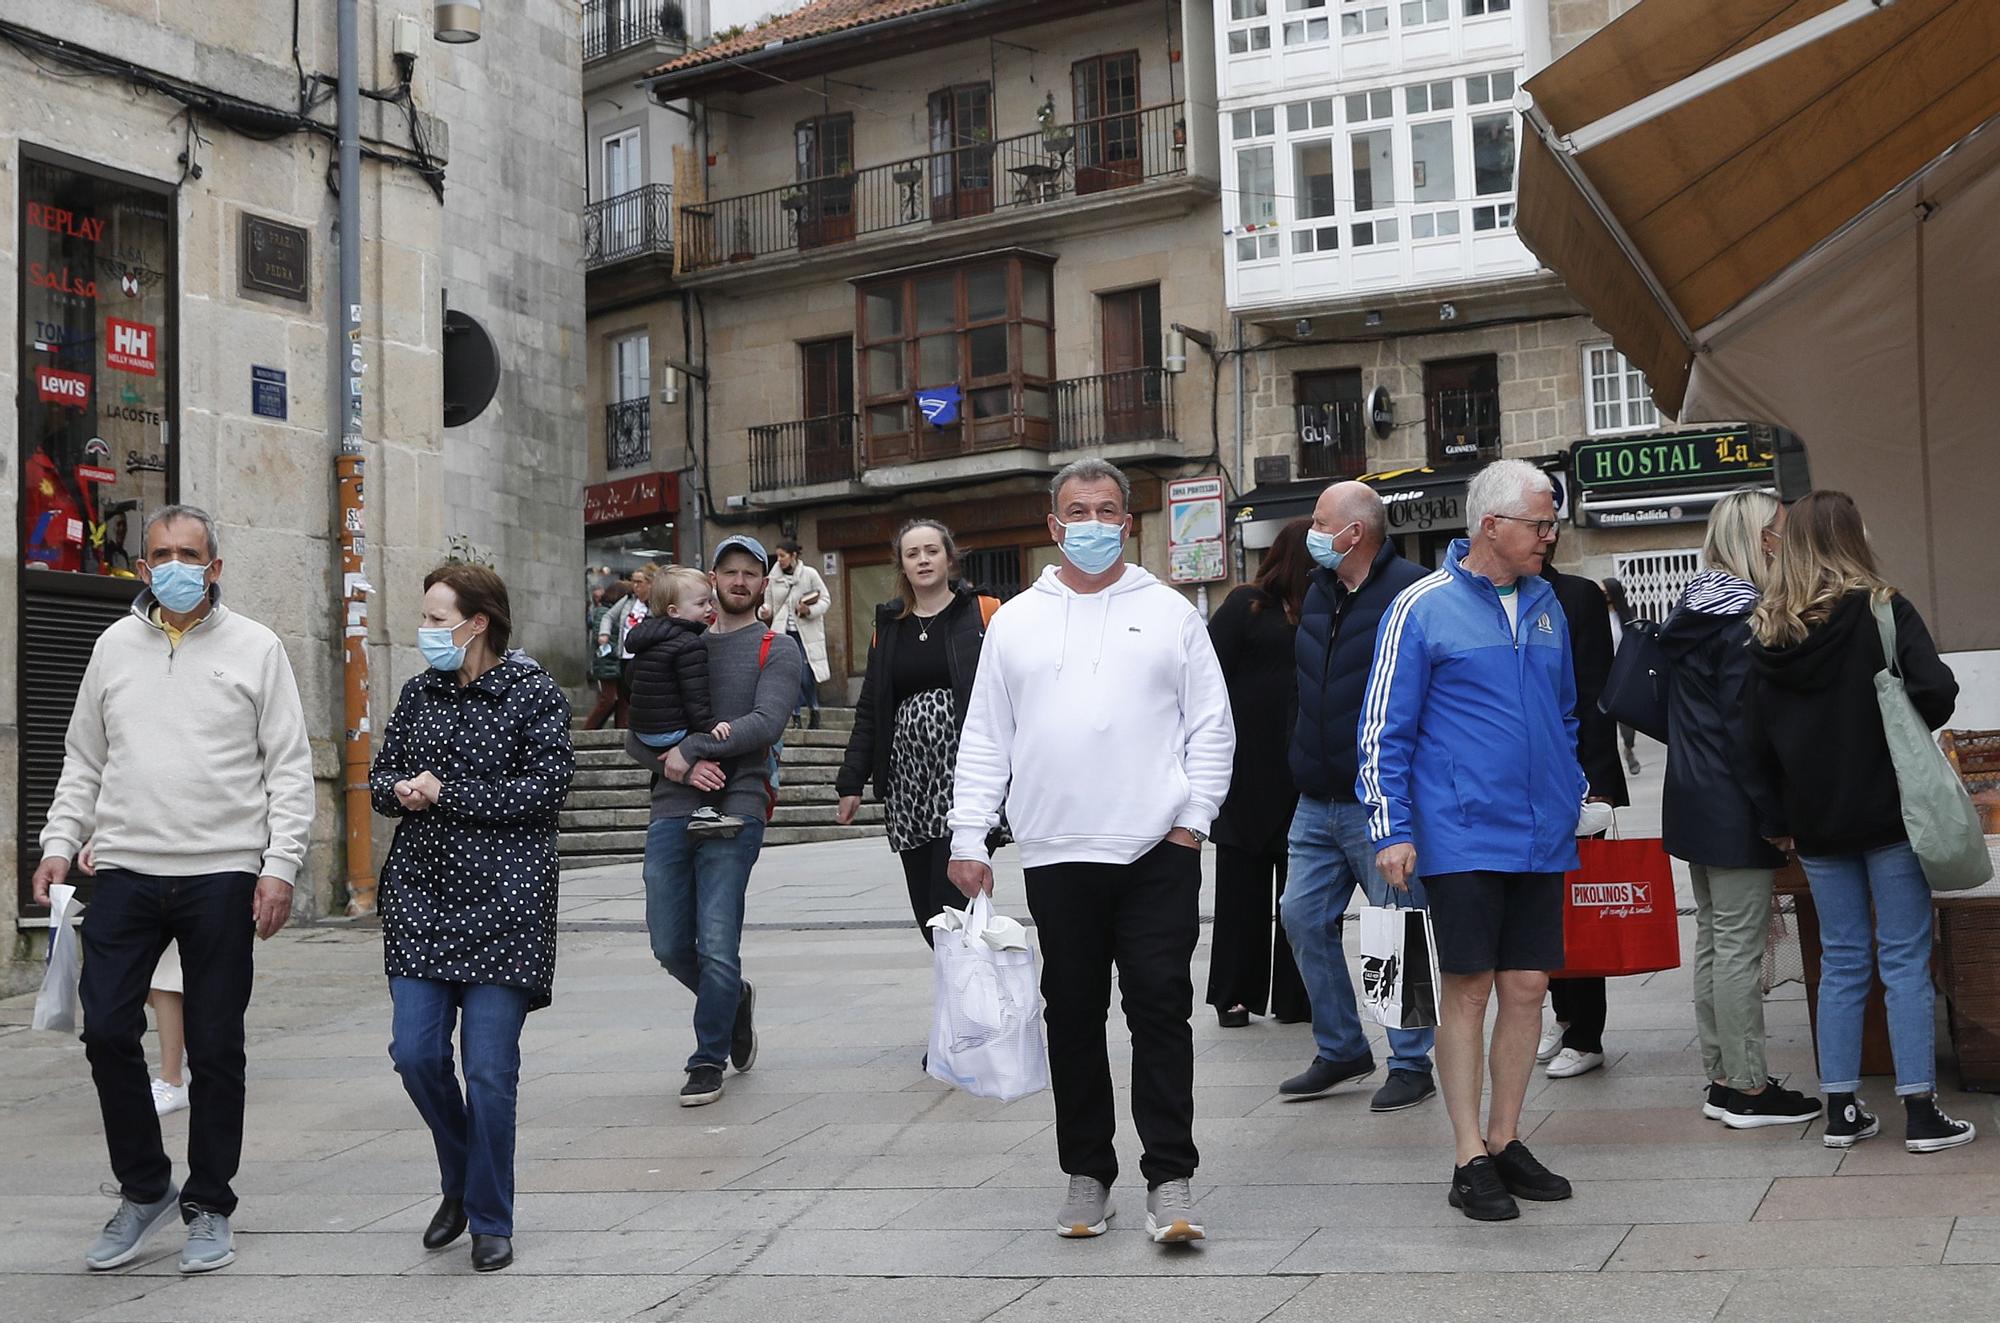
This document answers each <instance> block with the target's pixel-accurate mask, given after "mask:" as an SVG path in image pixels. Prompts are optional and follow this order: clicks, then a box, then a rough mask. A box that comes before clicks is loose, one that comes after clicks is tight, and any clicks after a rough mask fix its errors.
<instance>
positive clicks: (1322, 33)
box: [1285, 18, 1333, 46]
mask: <svg viewBox="0 0 2000 1323" xmlns="http://www.w3.org/2000/svg"><path fill="white" fill-rule="evenodd" d="M1332 35H1333V34H1332V32H1331V30H1330V29H1329V28H1328V26H1327V21H1326V20H1325V19H1323V18H1308V19H1303V20H1300V19H1293V20H1292V21H1290V22H1287V23H1286V24H1285V44H1286V45H1287V46H1304V45H1307V44H1309V43H1311V42H1315V41H1326V40H1328V39H1329V38H1330V37H1331V36H1332Z"/></svg>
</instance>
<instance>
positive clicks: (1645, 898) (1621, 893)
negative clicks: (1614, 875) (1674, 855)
mask: <svg viewBox="0 0 2000 1323" xmlns="http://www.w3.org/2000/svg"><path fill="white" fill-rule="evenodd" d="M1569 900H1570V904H1572V905H1574V906H1576V907H1577V908H1578V909H1597V908H1601V907H1603V906H1606V905H1647V906H1650V905H1651V904H1652V903H1653V884H1652V883H1650V882H1572V883H1570V888H1569Z"/></svg>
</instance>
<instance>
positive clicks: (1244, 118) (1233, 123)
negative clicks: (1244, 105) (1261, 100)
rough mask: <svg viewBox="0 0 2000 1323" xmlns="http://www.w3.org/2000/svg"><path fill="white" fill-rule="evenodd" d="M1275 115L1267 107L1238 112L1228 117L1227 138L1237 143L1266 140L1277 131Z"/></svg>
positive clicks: (1275, 112) (1273, 111)
mask: <svg viewBox="0 0 2000 1323" xmlns="http://www.w3.org/2000/svg"><path fill="white" fill-rule="evenodd" d="M1277 113H1278V112H1277V111H1275V110H1273V109H1272V108H1271V107H1269V106H1264V107H1261V108H1259V109H1257V110H1239V111H1237V112H1235V113H1234V114H1232V115H1231V116H1230V117H1229V136H1230V137H1231V138H1233V139H1235V140H1236V141H1238V142H1241V141H1243V140H1244V139H1245V138H1268V137H1270V136H1271V135H1272V134H1273V133H1274V132H1276V131H1277V130H1276V127H1275V126H1276V123H1277V119H1276V116H1277Z"/></svg>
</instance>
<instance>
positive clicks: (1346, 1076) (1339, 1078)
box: [1278, 1052, 1375, 1102]
mask: <svg viewBox="0 0 2000 1323" xmlns="http://www.w3.org/2000/svg"><path fill="white" fill-rule="evenodd" d="M1374 1073H1375V1055H1374V1053H1372V1052H1371V1053H1367V1054H1365V1055H1362V1056H1358V1057H1356V1058H1354V1059H1353V1060H1352V1061H1328V1060H1327V1059H1326V1058H1325V1057H1314V1058H1313V1063H1312V1064H1311V1065H1310V1066H1307V1067H1306V1068H1305V1069H1304V1070H1302V1071H1300V1072H1299V1073H1298V1074H1296V1075H1294V1076H1292V1077H1291V1078H1290V1079H1288V1080H1286V1081H1285V1082H1284V1083H1283V1084H1280V1085H1279V1086H1278V1092H1279V1093H1280V1094H1281V1095H1282V1096H1283V1097H1284V1099H1285V1101H1287V1102H1304V1101H1305V1100H1306V1099H1308V1098H1320V1097H1324V1096H1325V1095H1326V1094H1329V1093H1332V1092H1333V1091H1334V1090H1335V1089H1336V1088H1338V1087H1339V1086H1341V1085H1343V1084H1345V1083H1347V1082H1348V1081H1349V1080H1359V1079H1366V1078H1368V1077H1369V1076H1370V1075H1373V1074H1374Z"/></svg>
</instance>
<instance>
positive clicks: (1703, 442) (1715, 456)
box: [1570, 427, 1774, 523]
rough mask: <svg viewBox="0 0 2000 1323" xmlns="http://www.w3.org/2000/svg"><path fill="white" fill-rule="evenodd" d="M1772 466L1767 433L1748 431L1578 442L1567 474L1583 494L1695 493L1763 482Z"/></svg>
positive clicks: (1678, 433) (1767, 477) (1730, 429)
mask: <svg viewBox="0 0 2000 1323" xmlns="http://www.w3.org/2000/svg"><path fill="white" fill-rule="evenodd" d="M1773 463H1774V459H1773V453H1772V446H1771V442H1770V440H1769V434H1768V433H1765V432H1764V431H1763V429H1752V428H1749V427H1729V428H1720V429H1715V430H1710V431H1701V432H1657V433H1649V434H1647V435H1644V436H1621V437H1606V438H1604V439H1603V440H1599V441H1579V442H1577V443H1576V444H1575V445H1574V446H1572V447H1571V448H1570V472H1571V473H1572V474H1573V475H1574V476H1575V478H1576V484H1577V486H1578V487H1580V488H1581V489H1583V490H1584V491H1586V492H1609V491H1633V490H1643V489H1645V488H1659V487H1670V488H1679V489H1683V490H1696V489H1700V488H1703V487H1714V486H1716V485H1717V484H1719V483H1728V482H1750V481H1762V480H1767V479H1769V477H1770V476H1771V473H1772V472H1773ZM1663 508H1664V507H1663ZM1620 513H1629V512H1622V511H1621V512H1620ZM1628 522H1635V521H1628ZM1636 522H1652V523H1664V522H1671V521H1668V520H1666V519H1664V518H1663V519H1656V520H1650V521H1647V520H1641V521H1636Z"/></svg>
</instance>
